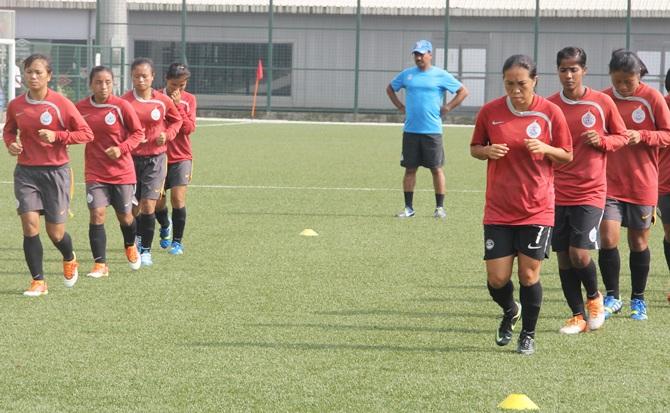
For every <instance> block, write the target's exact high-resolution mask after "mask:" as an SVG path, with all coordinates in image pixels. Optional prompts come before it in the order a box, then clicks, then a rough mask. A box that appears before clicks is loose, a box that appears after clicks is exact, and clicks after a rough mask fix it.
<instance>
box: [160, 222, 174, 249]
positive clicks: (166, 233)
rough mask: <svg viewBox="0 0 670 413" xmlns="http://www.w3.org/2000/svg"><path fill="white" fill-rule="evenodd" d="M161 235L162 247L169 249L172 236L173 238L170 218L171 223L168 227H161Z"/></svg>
mask: <svg viewBox="0 0 670 413" xmlns="http://www.w3.org/2000/svg"><path fill="white" fill-rule="evenodd" d="M160 236H161V242H160V245H161V248H162V249H164V250H165V249H168V248H169V247H170V238H172V220H170V225H168V226H167V227H161V229H160Z"/></svg>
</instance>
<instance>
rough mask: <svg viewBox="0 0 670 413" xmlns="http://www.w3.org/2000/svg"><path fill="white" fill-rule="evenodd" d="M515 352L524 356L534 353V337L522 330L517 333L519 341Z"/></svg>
mask: <svg viewBox="0 0 670 413" xmlns="http://www.w3.org/2000/svg"><path fill="white" fill-rule="evenodd" d="M516 352H517V353H519V354H524V355H526V356H530V355H531V354H533V353H535V338H533V336H531V335H530V334H528V333H526V332H525V331H522V332H521V334H520V335H519V343H518V344H517V347H516Z"/></svg>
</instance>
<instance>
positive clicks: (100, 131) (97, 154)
mask: <svg viewBox="0 0 670 413" xmlns="http://www.w3.org/2000/svg"><path fill="white" fill-rule="evenodd" d="M77 109H79V112H80V113H81V115H82V116H83V117H84V118H85V119H86V121H87V122H88V124H89V126H90V127H91V129H92V130H93V134H94V135H95V139H94V140H93V141H92V142H89V143H87V144H86V151H85V157H84V160H85V162H84V164H85V168H84V171H85V177H86V182H103V183H108V184H115V185H119V184H134V183H136V178H135V167H134V165H133V158H132V156H131V154H130V152H131V151H132V150H133V149H135V148H136V147H137V146H138V145H139V144H140V142H141V141H143V140H144V129H143V128H142V123H141V122H140V120H139V118H138V117H137V114H136V113H135V110H134V109H133V108H132V106H130V103H128V101H126V100H124V99H121V98H120V97H117V96H110V97H109V98H108V99H107V101H106V102H104V103H95V102H94V101H93V98H92V97H87V98H85V99H83V100H81V101H79V102H78V103H77ZM112 146H118V148H119V150H120V151H121V157H120V158H119V159H110V158H109V157H108V156H107V154H106V153H105V150H106V149H107V148H109V147H112Z"/></svg>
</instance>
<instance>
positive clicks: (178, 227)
mask: <svg viewBox="0 0 670 413" xmlns="http://www.w3.org/2000/svg"><path fill="white" fill-rule="evenodd" d="M184 227H186V207H183V208H172V241H173V242H181V240H182V238H183V237H184Z"/></svg>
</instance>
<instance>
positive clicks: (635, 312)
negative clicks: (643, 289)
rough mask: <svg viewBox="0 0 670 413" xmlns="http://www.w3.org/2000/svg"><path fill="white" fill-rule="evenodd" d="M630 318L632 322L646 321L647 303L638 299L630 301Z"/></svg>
mask: <svg viewBox="0 0 670 413" xmlns="http://www.w3.org/2000/svg"><path fill="white" fill-rule="evenodd" d="M630 318H632V319H633V320H646V319H647V303H645V302H644V300H640V299H639V298H633V299H632V300H630Z"/></svg>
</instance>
